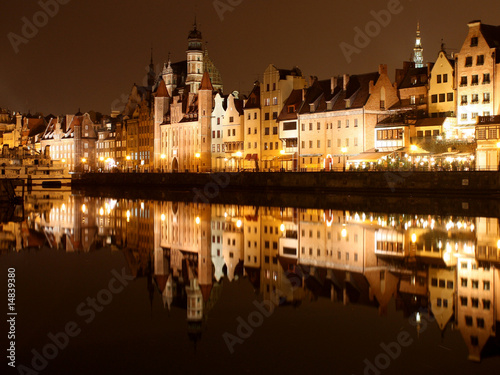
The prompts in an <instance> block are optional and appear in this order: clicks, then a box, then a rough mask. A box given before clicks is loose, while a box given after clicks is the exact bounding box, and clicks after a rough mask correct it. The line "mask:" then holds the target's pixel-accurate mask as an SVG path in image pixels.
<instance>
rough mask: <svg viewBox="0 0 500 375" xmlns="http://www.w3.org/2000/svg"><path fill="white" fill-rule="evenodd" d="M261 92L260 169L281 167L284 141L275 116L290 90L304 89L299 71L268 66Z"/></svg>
mask: <svg viewBox="0 0 500 375" xmlns="http://www.w3.org/2000/svg"><path fill="white" fill-rule="evenodd" d="M262 82H263V83H262V86H261V90H260V106H261V115H262V118H261V159H262V162H261V167H262V168H263V169H264V170H267V171H269V170H278V169H279V168H280V160H279V158H280V156H281V153H280V151H281V150H283V141H282V140H281V139H280V137H279V132H278V125H279V124H278V115H279V114H280V112H281V110H282V108H283V104H284V103H285V101H286V99H287V98H288V97H289V96H290V93H291V92H292V90H301V89H303V88H305V87H306V81H305V79H304V77H302V72H301V71H300V69H299V68H297V67H295V68H293V69H291V70H286V69H278V68H276V67H275V66H274V65H272V64H271V65H269V66H268V67H267V69H266V70H265V72H264V78H263V81H262Z"/></svg>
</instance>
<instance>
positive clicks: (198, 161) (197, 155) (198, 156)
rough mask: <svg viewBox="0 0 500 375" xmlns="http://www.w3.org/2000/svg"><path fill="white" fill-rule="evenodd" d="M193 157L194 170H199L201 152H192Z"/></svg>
mask: <svg viewBox="0 0 500 375" xmlns="http://www.w3.org/2000/svg"><path fill="white" fill-rule="evenodd" d="M194 157H195V158H196V172H199V171H200V158H201V153H199V152H197V153H196V154H194Z"/></svg>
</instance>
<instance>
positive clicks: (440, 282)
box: [425, 130, 446, 288]
mask: <svg viewBox="0 0 500 375" xmlns="http://www.w3.org/2000/svg"><path fill="white" fill-rule="evenodd" d="M428 131H429V130H426V131H425V136H426V137H427V132H428ZM429 135H430V134H429ZM445 286H446V282H445V281H444V280H439V287H440V288H444V287H445Z"/></svg>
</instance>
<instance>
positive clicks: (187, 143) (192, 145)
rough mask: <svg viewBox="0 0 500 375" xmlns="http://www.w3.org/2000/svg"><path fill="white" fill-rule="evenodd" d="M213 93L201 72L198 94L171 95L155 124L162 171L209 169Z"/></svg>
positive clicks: (205, 75) (206, 74) (207, 78)
mask: <svg viewBox="0 0 500 375" xmlns="http://www.w3.org/2000/svg"><path fill="white" fill-rule="evenodd" d="M213 94H214V88H213V86H212V84H211V82H210V77H209V75H208V72H205V73H204V74H203V79H202V82H201V85H200V88H199V90H198V94H193V93H188V94H182V95H178V96H174V98H173V101H172V103H171V104H170V105H169V109H168V112H167V113H166V114H165V115H164V121H163V122H162V123H161V124H160V125H159V126H160V134H161V135H160V139H161V149H160V154H161V156H162V158H161V165H162V166H163V170H164V171H167V172H180V171H182V172H185V171H187V172H204V171H206V172H208V171H210V169H211V149H212V147H211V145H212V142H211V133H210V128H211V123H212V111H213Z"/></svg>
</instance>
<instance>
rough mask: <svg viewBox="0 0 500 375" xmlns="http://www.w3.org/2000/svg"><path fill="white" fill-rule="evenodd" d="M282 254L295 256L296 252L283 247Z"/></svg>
mask: <svg viewBox="0 0 500 375" xmlns="http://www.w3.org/2000/svg"><path fill="white" fill-rule="evenodd" d="M283 254H285V255H297V250H296V249H294V248H293V247H286V246H284V247H283Z"/></svg>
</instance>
